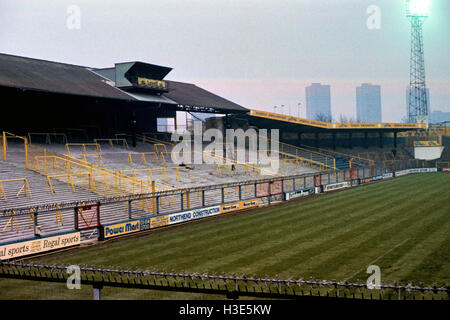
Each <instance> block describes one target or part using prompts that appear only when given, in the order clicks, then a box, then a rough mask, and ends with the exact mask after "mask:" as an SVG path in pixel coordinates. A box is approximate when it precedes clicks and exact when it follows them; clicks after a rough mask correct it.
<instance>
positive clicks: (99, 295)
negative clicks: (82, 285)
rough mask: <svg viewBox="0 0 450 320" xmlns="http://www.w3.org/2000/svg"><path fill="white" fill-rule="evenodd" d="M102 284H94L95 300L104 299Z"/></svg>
mask: <svg viewBox="0 0 450 320" xmlns="http://www.w3.org/2000/svg"><path fill="white" fill-rule="evenodd" d="M102 288H103V287H102V286H101V285H99V284H94V285H93V289H94V300H101V299H102Z"/></svg>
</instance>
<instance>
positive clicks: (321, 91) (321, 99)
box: [306, 83, 331, 122]
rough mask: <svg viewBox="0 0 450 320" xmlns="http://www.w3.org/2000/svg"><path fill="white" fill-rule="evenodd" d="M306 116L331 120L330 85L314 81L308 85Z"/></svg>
mask: <svg viewBox="0 0 450 320" xmlns="http://www.w3.org/2000/svg"><path fill="white" fill-rule="evenodd" d="M306 117H307V118H308V119H311V120H321V121H327V122H331V94H330V86H329V85H322V84H320V83H313V84H311V85H310V86H309V87H306Z"/></svg>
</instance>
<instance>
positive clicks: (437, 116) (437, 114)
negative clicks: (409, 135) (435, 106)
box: [429, 110, 450, 123]
mask: <svg viewBox="0 0 450 320" xmlns="http://www.w3.org/2000/svg"><path fill="white" fill-rule="evenodd" d="M444 121H450V112H445V111H440V110H435V111H433V112H431V113H430V121H429V122H430V123H439V122H444Z"/></svg>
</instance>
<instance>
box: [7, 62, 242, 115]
mask: <svg viewBox="0 0 450 320" xmlns="http://www.w3.org/2000/svg"><path fill="white" fill-rule="evenodd" d="M140 64H142V63H141V62H140ZM152 66H153V65H152ZM153 68H155V67H154V66H153ZM160 68H163V69H161V70H162V71H161V72H163V73H164V72H168V71H170V70H171V68H167V67H160ZM113 70H114V68H104V69H96V68H88V67H83V66H77V65H71V64H65V63H58V62H52V61H46V60H39V59H33V58H26V57H19V56H14V55H9V54H2V53H0V86H7V87H15V88H23V89H34V90H43V91H48V92H55V93H64V94H75V95H86V96H94V97H101V98H112V99H124V100H134V101H135V100H138V101H147V102H157V103H168V104H178V105H183V106H189V107H198V108H206V109H216V110H220V111H239V112H247V111H249V110H248V109H246V108H244V107H242V106H240V105H238V104H236V103H234V102H231V101H229V100H227V99H224V98H222V97H220V96H218V95H215V94H213V93H211V92H209V91H207V90H204V89H202V88H200V87H197V86H196V85H194V84H191V83H184V82H177V81H167V80H165V81H167V82H168V84H169V90H170V91H169V92H168V93H164V94H163V95H161V96H158V95H152V94H146V93H144V92H138V93H136V92H127V91H125V90H121V89H119V88H117V87H115V86H114V81H115V79H111V78H112V76H113V74H114V73H113V72H112V71H113ZM152 70H153V69H152ZM159 76H162V74H160V75H159ZM108 79H109V80H108Z"/></svg>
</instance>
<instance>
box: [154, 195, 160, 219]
mask: <svg viewBox="0 0 450 320" xmlns="http://www.w3.org/2000/svg"><path fill="white" fill-rule="evenodd" d="M159 199H160V196H156V201H155V203H156V215H158V214H159Z"/></svg>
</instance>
